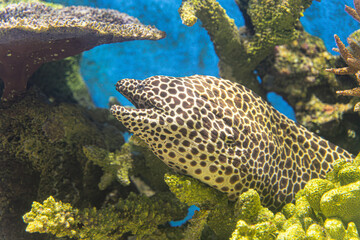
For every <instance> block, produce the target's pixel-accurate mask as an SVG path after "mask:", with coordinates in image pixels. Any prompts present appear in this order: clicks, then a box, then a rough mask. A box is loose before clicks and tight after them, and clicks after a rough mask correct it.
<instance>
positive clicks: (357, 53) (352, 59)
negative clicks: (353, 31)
mask: <svg viewBox="0 0 360 240" xmlns="http://www.w3.org/2000/svg"><path fill="white" fill-rule="evenodd" d="M354 5H355V9H353V8H351V7H349V6H346V7H345V11H346V12H347V13H348V14H349V15H350V16H352V17H353V18H354V19H355V20H357V21H358V22H360V16H359V13H360V1H359V0H354ZM334 37H335V42H336V45H337V47H338V48H337V49H336V48H334V49H333V50H334V51H337V52H339V53H340V55H341V57H342V58H343V59H344V61H345V62H346V63H347V65H348V66H347V67H343V68H331V69H326V70H327V71H328V72H332V73H335V74H337V75H345V74H355V77H356V81H357V84H358V85H360V46H359V45H358V43H357V41H355V40H354V39H352V38H348V39H347V42H348V44H349V46H350V50H348V49H347V48H346V47H345V44H344V43H343V42H342V41H341V40H340V38H339V37H338V36H337V35H336V34H335V36H334ZM336 93H337V94H339V95H344V96H357V97H360V87H356V88H353V89H350V90H343V91H337V92H336ZM354 111H355V112H357V111H360V102H359V103H357V104H355V106H354Z"/></svg>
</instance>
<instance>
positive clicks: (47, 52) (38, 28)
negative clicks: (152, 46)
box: [0, 2, 165, 100]
mask: <svg viewBox="0 0 360 240" xmlns="http://www.w3.org/2000/svg"><path fill="white" fill-rule="evenodd" d="M19 13H21V14H19ZM0 20H1V21H0V30H1V41H0V61H1V64H0V78H1V80H2V81H3V83H4V90H3V93H2V100H9V99H12V98H13V97H14V96H15V95H19V94H20V93H22V92H24V91H25V90H26V87H27V81H28V79H29V77H30V76H31V75H32V74H33V73H34V72H35V71H36V70H37V69H38V68H39V67H40V66H41V65H42V64H43V63H45V62H50V61H55V60H60V59H63V58H65V57H68V56H73V55H77V54H79V53H81V52H83V51H87V50H89V49H91V48H93V47H95V46H98V45H101V44H107V43H114V42H124V41H131V40H144V39H148V40H158V39H161V38H164V37H165V33H164V32H162V31H159V30H157V29H156V28H153V27H151V26H144V25H143V24H141V23H140V22H139V20H137V19H136V18H134V17H131V16H129V15H127V14H125V13H120V12H118V11H115V10H106V9H96V8H91V7H83V6H71V7H56V8H53V7H51V6H48V5H45V4H43V3H40V2H30V3H18V4H10V5H7V6H5V7H4V8H3V9H1V10H0Z"/></svg>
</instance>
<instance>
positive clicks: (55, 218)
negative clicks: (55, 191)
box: [23, 196, 78, 237]
mask: <svg viewBox="0 0 360 240" xmlns="http://www.w3.org/2000/svg"><path fill="white" fill-rule="evenodd" d="M77 214H78V210H77V209H73V207H72V206H71V205H70V204H69V203H62V202H61V201H58V202H56V201H55V199H54V198H53V197H51V196H50V197H49V198H48V199H46V200H45V201H44V203H43V204H41V203H39V202H34V203H33V205H32V208H31V211H30V212H28V213H26V214H25V215H24V217H23V219H24V222H25V223H27V224H28V225H27V227H26V231H27V232H30V233H34V232H38V233H51V234H54V235H55V236H57V237H65V236H68V237H75V236H76V235H77V232H76V230H75V229H76V228H77V226H76V224H77V222H76V221H75V217H76V215H77Z"/></svg>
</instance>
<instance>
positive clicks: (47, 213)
mask: <svg viewBox="0 0 360 240" xmlns="http://www.w3.org/2000/svg"><path fill="white" fill-rule="evenodd" d="M182 215H183V209H182V208H179V207H178V204H177V202H173V200H172V199H171V198H169V196H168V195H167V194H163V195H159V196H157V197H154V198H148V197H146V196H139V195H136V194H134V193H131V194H130V195H129V196H128V198H127V199H126V200H119V201H118V202H117V203H115V204H112V205H108V206H106V207H103V208H101V209H96V208H85V209H82V210H78V209H75V208H73V207H72V206H71V205H70V204H68V203H62V202H61V201H55V200H54V198H53V197H49V198H48V199H47V200H45V201H44V203H43V204H40V203H38V202H34V203H33V206H32V209H31V211H30V212H28V213H26V214H25V215H24V217H23V218H24V222H25V223H27V224H28V226H27V231H28V232H31V233H34V232H39V233H50V234H54V235H55V236H57V237H65V236H67V237H70V238H77V239H83V240H93V239H109V240H116V239H119V238H120V237H121V236H123V235H124V234H126V233H131V234H133V235H135V236H137V238H138V239H142V238H143V237H146V236H152V235H153V236H157V235H161V231H160V230H159V229H158V225H160V224H165V223H166V222H168V221H170V220H171V219H172V218H173V217H181V216H182Z"/></svg>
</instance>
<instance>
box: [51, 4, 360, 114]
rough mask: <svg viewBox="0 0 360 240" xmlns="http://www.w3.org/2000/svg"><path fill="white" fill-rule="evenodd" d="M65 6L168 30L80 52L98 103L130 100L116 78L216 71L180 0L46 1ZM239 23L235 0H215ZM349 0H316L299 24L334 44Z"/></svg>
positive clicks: (287, 110)
mask: <svg viewBox="0 0 360 240" xmlns="http://www.w3.org/2000/svg"><path fill="white" fill-rule="evenodd" d="M47 2H52V3H60V4H63V5H66V6H68V5H87V6H92V7H98V8H111V9H116V10H118V11H120V12H124V13H127V14H129V15H131V16H134V17H136V18H138V19H139V20H140V21H141V22H142V23H144V24H146V25H155V26H156V27H157V28H158V29H160V30H162V31H165V32H166V33H167V36H166V38H164V39H162V40H159V41H156V42H154V41H130V42H123V43H117V44H109V45H102V46H98V47H96V48H94V49H92V50H90V51H87V52H84V53H83V58H82V60H81V72H82V75H83V78H84V80H85V81H86V83H87V85H88V87H89V91H90V93H91V96H92V98H93V101H94V103H95V105H96V106H98V107H103V108H108V100H109V97H110V96H116V98H118V99H119V101H120V102H121V103H122V104H123V105H131V103H130V102H129V101H128V100H127V99H125V98H124V97H123V96H121V95H119V94H118V93H117V92H116V91H115V87H114V85H115V83H116V82H117V81H118V80H120V79H123V78H135V79H145V78H147V77H150V76H154V75H167V76H175V77H180V76H188V75H193V74H204V75H212V76H217V77H218V76H219V70H218V67H217V64H218V57H217V56H216V53H215V51H214V46H213V43H212V42H211V41H210V37H209V36H208V34H207V32H206V30H205V29H203V28H202V27H201V22H200V21H198V22H197V23H196V24H195V25H194V26H193V27H190V28H189V27H187V26H185V25H183V24H182V23H181V19H180V16H179V14H178V8H179V6H180V4H181V1H173V0H147V1H143V0H132V1H131V0H51V1H50V0H47ZM218 2H219V3H220V4H221V6H222V7H223V8H224V9H225V10H226V12H227V14H228V15H229V16H230V17H231V18H233V19H234V20H235V23H236V25H237V26H243V25H244V20H243V17H242V16H241V12H240V11H239V9H238V7H237V5H236V4H235V1H232V0H219V1H218ZM344 4H346V5H349V6H352V1H351V0H345V1H344V0H331V1H322V2H317V1H313V3H312V5H311V6H310V7H309V8H308V9H307V10H306V11H305V13H304V17H302V18H301V19H300V20H301V23H302V24H303V26H304V29H305V30H306V31H307V32H309V33H310V34H312V35H314V36H318V37H320V38H321V39H322V40H323V41H324V43H325V46H326V47H327V49H328V50H329V51H330V52H331V53H333V54H337V53H336V52H334V51H331V49H332V48H333V47H336V46H335V42H334V37H333V35H334V33H336V34H338V35H339V37H340V38H341V39H346V38H347V36H349V35H350V34H351V33H352V32H353V31H354V29H358V25H359V23H358V22H356V21H354V20H353V19H352V18H351V17H350V16H349V15H348V14H347V13H346V12H345V11H344ZM268 99H269V101H270V102H271V103H272V104H273V105H274V106H275V107H276V108H277V109H278V110H280V111H281V112H282V113H284V114H285V115H287V116H288V117H289V118H291V119H293V120H295V116H294V112H293V110H292V109H291V107H289V106H288V104H287V103H286V102H284V101H283V100H282V98H281V97H280V96H278V95H276V94H275V93H268Z"/></svg>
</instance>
